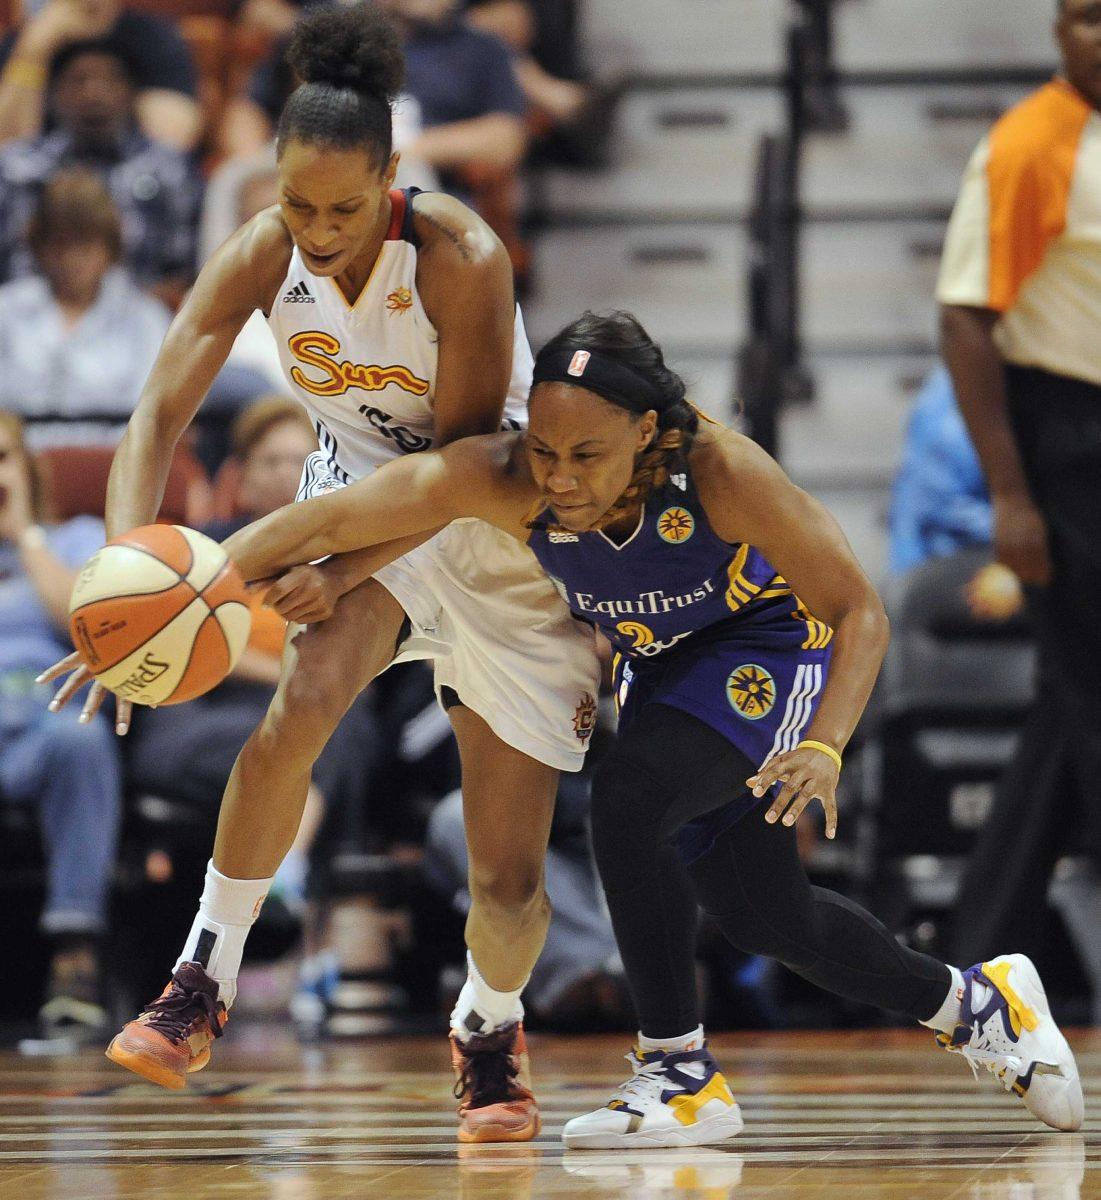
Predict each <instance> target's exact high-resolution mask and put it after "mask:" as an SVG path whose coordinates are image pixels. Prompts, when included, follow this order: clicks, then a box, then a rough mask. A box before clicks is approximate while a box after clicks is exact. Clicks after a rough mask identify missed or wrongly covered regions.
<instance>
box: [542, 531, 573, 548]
mask: <svg viewBox="0 0 1101 1200" xmlns="http://www.w3.org/2000/svg"><path fill="white" fill-rule="evenodd" d="M547 537H548V538H549V540H550V542H551V543H552V545H557V544H560V543H562V542H576V541H580V539H579V538H578V536H577V534H576V533H558V532H556V531H555V530H553V529H552V530H551V531H550V533H548V534H547Z"/></svg>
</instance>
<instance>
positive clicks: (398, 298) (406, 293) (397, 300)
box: [386, 288, 413, 313]
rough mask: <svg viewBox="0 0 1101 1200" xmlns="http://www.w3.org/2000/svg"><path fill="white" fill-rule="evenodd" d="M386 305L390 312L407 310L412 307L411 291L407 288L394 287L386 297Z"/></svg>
mask: <svg viewBox="0 0 1101 1200" xmlns="http://www.w3.org/2000/svg"><path fill="white" fill-rule="evenodd" d="M386 307H387V309H388V310H389V311H390V312H392V313H403V312H408V311H409V310H410V309H411V308H412V307H413V293H412V292H411V291H410V290H409V289H408V288H395V289H394V291H392V292H391V293H390V294H389V296H387V297H386Z"/></svg>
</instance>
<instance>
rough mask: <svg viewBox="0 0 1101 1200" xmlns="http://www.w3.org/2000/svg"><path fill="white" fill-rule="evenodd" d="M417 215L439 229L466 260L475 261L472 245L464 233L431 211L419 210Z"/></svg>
mask: <svg viewBox="0 0 1101 1200" xmlns="http://www.w3.org/2000/svg"><path fill="white" fill-rule="evenodd" d="M417 216H418V217H420V219H421V220H422V221H427V222H428V224H429V225H431V226H432V227H433V229H438V230H439V231H440V232H441V233H442V234H443V235H444V236H445V237H446V238H447V239H448V240H449V241H450V242H451V243H452V244H453V245H454V246H455V248H456V249H457V250H458V252H459V253H460V254H461V255H462V256H463V258H464V259H465V261H466V262H473V261H474V256H473V255H472V254H471V253H470V247H469V246H468V245H467V244H466V241H465V239H464V238H463V236H462V234H460V233H459V232H458V231H457V230H455V229H453V228H452V227H451V226H450V225H445V224H444V222H443V221H441V220H439V218H437V217H434V216H432V215H431V213H426V212H418V213H417Z"/></svg>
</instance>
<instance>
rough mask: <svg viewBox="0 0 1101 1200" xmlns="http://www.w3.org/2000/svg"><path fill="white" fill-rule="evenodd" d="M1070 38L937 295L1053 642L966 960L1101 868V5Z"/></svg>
mask: <svg viewBox="0 0 1101 1200" xmlns="http://www.w3.org/2000/svg"><path fill="white" fill-rule="evenodd" d="M1055 32H1056V37H1057V39H1058V43H1059V48H1060V51H1061V55H1062V71H1061V73H1060V74H1059V75H1058V76H1056V77H1055V78H1054V79H1053V80H1052V81H1051V82H1050V83H1047V84H1045V85H1044V86H1043V87H1041V88H1040V89H1039V90H1038V91H1036V92H1034V93H1032V95H1030V96H1028V97H1027V98H1026V99H1025V100H1024V101H1022V102H1021V103H1020V104H1018V105H1017V106H1016V107H1015V108H1013V109H1011V110H1010V111H1009V112H1008V113H1007V114H1006V115H1005V116H1004V117H1002V119H1001V120H1000V121H998V122H997V124H996V125H995V126H994V127H993V129H992V130H991V132H990V134H989V135H988V136H987V137H986V138H985V139H984V140H983V142H982V143H981V144H980V145H979V147H978V149H977V150H976V151H975V153H974V155H973V157H972V159H971V163H970V165H969V167H968V170H967V175H966V177H965V179H964V183H963V187H962V190H961V191H960V195H959V199H958V201H957V203H956V208H955V211H954V212H953V215H952V220H951V223H950V225H949V228H948V236H947V240H946V243H945V248H944V257H943V261H942V264H941V275H940V281H939V284H938V288H937V297H938V299H939V301H940V303H941V329H942V337H943V349H944V356H945V358H946V360H947V362H948V367H949V370H950V371H951V373H952V380H953V383H954V384H955V388H956V392H957V394H958V396H959V402H960V407H961V409H962V411H963V414H964V417H965V419H966V421H967V426H968V428H969V429H970V431H971V436H972V438H973V439H974V442H975V446H976V448H977V449H978V453H979V458H980V459H981V461H982V465H983V468H984V470H985V472H986V478H987V482H988V484H989V487H990V493H991V499H992V501H993V505H994V543H995V553H996V556H997V558H998V560H999V561H1000V562H1002V563H1004V564H1005V565H1006V566H1008V567H1010V568H1012V569H1013V570H1014V571H1015V572H1016V573H1017V575H1018V576H1019V577H1020V578H1021V580H1022V582H1023V583H1025V584H1026V585H1031V587H1030V592H1031V599H1032V608H1033V612H1034V616H1035V624H1036V633H1037V639H1038V649H1039V679H1038V694H1037V699H1036V702H1035V705H1034V707H1033V710H1032V712H1031V714H1030V716H1029V719H1028V721H1027V723H1026V726H1025V728H1024V731H1023V734H1022V738H1021V742H1020V745H1019V748H1018V750H1017V754H1016V756H1015V759H1014V761H1013V763H1012V765H1011V766H1010V767H1009V769H1008V770H1007V772H1006V774H1005V776H1004V778H1003V779H1002V781H1001V783H1000V785H999V789H998V794H997V798H996V800H995V805H994V810H993V812H992V813H991V816H990V818H989V820H988V822H987V824H986V826H985V828H984V830H983V833H982V835H981V837H980V841H979V845H978V847H977V849H976V851H975V854H974V856H973V857H972V860H971V862H970V863H969V865H968V870H967V874H966V877H965V879H964V884H963V890H962V893H961V896H960V901H959V907H958V910H957V933H956V945H955V947H954V951H956V952H957V958H958V960H959V961H966V962H970V961H971V959H972V958H975V957H976V955H978V956H979V957H981V955H982V954H983V953H984V952H985V950H986V948H987V947H989V946H993V945H999V946H1000V945H1009V944H1012V945H1013V946H1014V947H1015V948H1020V949H1024V950H1026V951H1027V950H1028V949H1030V948H1032V947H1035V946H1037V945H1038V944H1039V943H1040V939H1041V937H1042V933H1043V930H1042V921H1043V915H1044V907H1045V906H1044V897H1045V895H1046V891H1047V884H1048V880H1049V878H1050V874H1051V870H1052V867H1053V866H1054V862H1055V859H1056V858H1057V857H1058V856H1059V854H1060V853H1062V852H1064V851H1065V850H1066V849H1067V848H1068V847H1072V848H1074V849H1082V848H1085V849H1087V850H1089V851H1090V852H1091V854H1092V855H1093V857H1094V858H1095V860H1097V861H1101V853H1099V852H1101V606H1099V600H1101V112H1099V110H1101V0H1061V3H1060V4H1059V5H1058V9H1057V19H1056V25H1055ZM1075 799H1077V800H1078V801H1079V803H1078V804H1075V803H1073V801H1074V800H1075ZM960 955H962V957H959V956H960Z"/></svg>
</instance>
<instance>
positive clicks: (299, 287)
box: [283, 283, 317, 304]
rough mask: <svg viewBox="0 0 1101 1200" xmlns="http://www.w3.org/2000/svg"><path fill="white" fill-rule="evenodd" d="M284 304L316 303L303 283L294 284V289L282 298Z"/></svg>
mask: <svg viewBox="0 0 1101 1200" xmlns="http://www.w3.org/2000/svg"><path fill="white" fill-rule="evenodd" d="M283 303H284V304H316V303H317V301H316V300H315V299H314V297H313V296H311V295H310V289H309V288H308V287H307V286H306V285H305V284H304V283H296V284H295V285H294V287H292V288H291V290H290V291H289V292H288V293H287V294H286V295H285V296H284V297H283Z"/></svg>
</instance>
